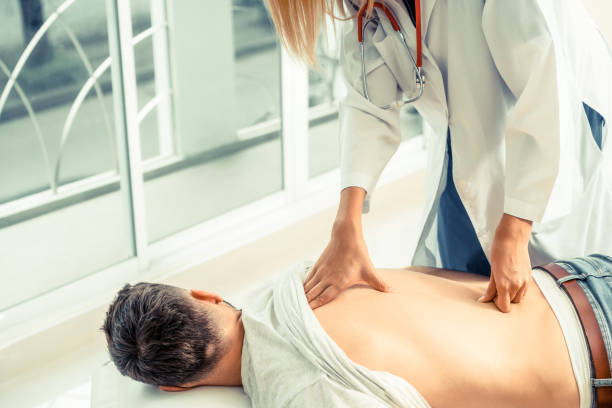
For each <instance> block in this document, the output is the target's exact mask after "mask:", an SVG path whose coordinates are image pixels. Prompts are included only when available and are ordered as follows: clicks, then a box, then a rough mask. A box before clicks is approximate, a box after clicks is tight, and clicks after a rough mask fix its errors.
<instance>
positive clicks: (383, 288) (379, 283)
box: [365, 272, 391, 292]
mask: <svg viewBox="0 0 612 408" xmlns="http://www.w3.org/2000/svg"><path fill="white" fill-rule="evenodd" d="M365 281H366V282H367V283H368V285H370V286H371V287H373V288H374V289H376V290H377V291H379V292H388V291H389V290H391V287H390V286H389V285H388V284H387V283H386V282H385V281H383V280H382V279H380V277H379V276H378V274H376V273H375V272H374V273H370V274H369V275H368V278H367V279H366V280H365Z"/></svg>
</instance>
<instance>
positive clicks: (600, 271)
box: [555, 254, 612, 388]
mask: <svg viewBox="0 0 612 408" xmlns="http://www.w3.org/2000/svg"><path fill="white" fill-rule="evenodd" d="M555 263H556V264H557V265H559V266H561V267H562V268H563V269H565V270H566V271H567V273H568V274H569V275H568V276H566V277H564V278H561V279H558V280H557V284H558V285H562V284H563V283H564V282H567V281H569V280H576V282H577V283H578V285H579V286H580V288H581V289H582V290H583V291H584V293H585V295H586V297H587V299H588V301H589V303H590V305H591V307H592V308H593V312H594V314H595V317H596V319H597V323H598V325H599V329H600V330H601V335H602V337H603V341H604V345H605V347H606V354H607V356H608V362H609V363H610V366H612V257H610V256H607V255H601V254H592V255H589V256H585V257H579V258H573V259H571V260H568V261H558V262H555ZM592 384H593V386H594V387H595V388H598V387H610V386H612V378H608V379H593V380H592Z"/></svg>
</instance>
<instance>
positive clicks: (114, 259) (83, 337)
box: [0, 0, 612, 408]
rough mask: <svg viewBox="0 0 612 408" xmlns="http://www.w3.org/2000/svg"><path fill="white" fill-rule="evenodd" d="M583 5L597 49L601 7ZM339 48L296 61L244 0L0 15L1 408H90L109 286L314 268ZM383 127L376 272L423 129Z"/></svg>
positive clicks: (120, 3) (418, 191) (415, 186)
mask: <svg viewBox="0 0 612 408" xmlns="http://www.w3.org/2000/svg"><path fill="white" fill-rule="evenodd" d="M585 5H587V7H588V8H589V10H590V11H591V13H592V15H593V17H594V19H595V20H596V21H597V22H598V24H599V26H600V28H601V31H602V33H603V34H604V36H606V37H607V38H608V41H611V40H612V24H610V21H612V4H611V3H610V2H608V1H606V0H585ZM338 51H339V50H338V38H337V34H336V32H335V30H334V29H333V27H332V26H331V25H330V26H329V27H328V30H327V32H326V33H325V34H322V37H321V41H320V42H319V48H318V50H317V57H318V60H319V62H320V67H318V68H316V69H310V70H309V69H306V68H305V67H303V66H301V65H299V64H297V63H296V62H295V61H293V60H292V59H291V58H290V57H288V56H287V54H286V53H285V52H284V51H283V50H281V48H280V46H279V43H278V40H277V38H276V34H275V32H274V28H273V26H272V24H271V21H270V19H269V17H268V15H267V12H266V10H265V7H264V5H263V3H262V1H261V0H231V1H230V0H225V1H218V2H210V1H202V0H2V1H0V279H1V280H0V282H2V284H1V285H0V406H7V407H8V406H10V407H17V406H39V407H46V408H52V407H73V406H74V407H77V406H78V407H82V406H89V405H88V401H89V393H90V388H89V387H90V384H89V382H88V381H89V375H90V374H91V371H92V368H93V367H95V366H96V365H99V364H100V362H103V361H104V360H105V358H106V355H105V351H104V349H103V346H102V341H101V338H100V337H99V333H97V332H96V330H97V328H98V327H99V324H100V322H101V316H102V315H101V313H102V311H103V305H105V304H106V302H107V301H108V300H109V298H110V296H111V295H112V294H113V292H114V291H115V290H116V288H117V287H118V286H119V285H120V284H121V283H123V282H125V281H134V280H153V279H154V280H162V279H165V280H170V281H172V279H174V281H173V282H174V283H176V284H183V285H188V284H191V283H193V282H196V281H197V282H202V283H203V284H204V285H205V286H206V288H213V289H215V290H218V291H219V292H220V293H225V292H224V291H226V292H227V291H228V290H231V288H232V287H233V286H235V285H236V284H237V283H236V282H238V284H240V285H243V284H244V285H247V284H250V283H251V282H254V281H257V280H258V279H261V278H262V277H263V276H267V275H268V274H270V271H278V270H282V269H283V268H285V267H286V266H287V265H288V264H290V263H292V262H293V261H297V260H299V259H301V258H304V257H308V258H311V259H315V258H316V256H317V255H318V254H319V253H320V251H321V250H322V248H323V246H324V245H325V244H326V239H327V237H328V233H329V228H330V227H331V220H333V215H334V206H335V205H336V204H337V198H338V191H337V187H338V185H339V174H338V164H339V144H338V100H339V98H341V97H342V95H343V94H344V87H343V84H342V80H341V78H340V72H339V67H338ZM611 74H612V73H611ZM401 121H402V122H401V123H402V138H403V143H402V146H400V149H399V150H398V153H397V154H396V157H394V162H395V163H396V164H397V165H396V166H394V165H393V164H392V165H390V166H389V169H388V170H385V171H386V174H385V175H384V177H383V178H382V179H381V183H380V184H381V186H385V185H386V186H387V187H381V189H380V192H378V190H377V193H376V198H375V200H378V201H377V202H376V205H375V206H374V208H373V211H372V213H371V214H370V215H369V216H368V218H369V219H368V220H366V225H365V229H366V232H367V234H366V235H367V237H368V238H367V239H368V247H369V248H370V252H371V255H372V258H373V260H374V261H375V264H376V265H377V266H388V267H391V266H393V267H401V266H405V265H406V263H407V258H406V256H407V254H408V253H409V252H410V251H409V248H410V245H411V242H412V240H413V239H414V237H412V235H413V234H410V232H411V231H412V230H413V229H414V228H416V223H417V220H418V216H419V215H420V210H421V208H420V206H421V201H420V198H419V197H422V196H423V194H422V190H423V189H424V186H423V183H422V180H423V177H424V171H423V163H424V158H425V149H426V141H425V140H424V137H423V124H422V121H421V119H420V118H419V116H418V115H417V114H416V112H415V111H414V110H412V108H410V107H406V108H405V109H404V110H403V112H402V117H401ZM387 173H388V174H387ZM407 203H408V204H407ZM374 225H375V226H374ZM266 237H268V238H266ZM298 247H300V248H298ZM204 264H205V265H206V267H203V266H202V265H204ZM244 265H253V267H252V268H247V269H245V266H244ZM232 285H233V286H232ZM88 347H90V348H88ZM41 365H45V367H46V369H45V370H42V369H40V366H41ZM43 383H44V384H46V385H45V386H44V387H42V386H41V384H43ZM32 386H35V387H39V388H37V389H39V390H43V389H44V390H45V391H44V392H43V391H40V393H39V394H38V395H35V394H36V393H33V394H31V393H29V392H28V391H27V389H28V388H27V387H32ZM75 387H76V388H75ZM3 400H4V402H3Z"/></svg>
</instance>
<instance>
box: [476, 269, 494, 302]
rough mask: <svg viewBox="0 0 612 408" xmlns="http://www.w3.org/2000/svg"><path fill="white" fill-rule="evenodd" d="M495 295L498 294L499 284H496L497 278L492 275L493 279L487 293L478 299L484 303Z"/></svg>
mask: <svg viewBox="0 0 612 408" xmlns="http://www.w3.org/2000/svg"><path fill="white" fill-rule="evenodd" d="M495 295H497V286H495V278H494V277H493V275H491V279H490V280H489V286H487V290H486V291H485V294H484V295H482V296H481V297H480V298H479V299H478V301H479V302H482V303H486V302H490V301H492V300H493V299H494V298H495Z"/></svg>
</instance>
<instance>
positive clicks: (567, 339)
mask: <svg viewBox="0 0 612 408" xmlns="http://www.w3.org/2000/svg"><path fill="white" fill-rule="evenodd" d="M598 262H600V264H601V265H604V266H605V268H608V269H607V270H608V271H610V272H612V258H603V257H602V258H601V259H599V260H598ZM606 262H607V263H606ZM311 268H312V263H310V262H302V263H298V264H296V265H294V267H293V268H291V270H290V271H288V272H287V273H286V274H285V275H283V276H282V278H281V279H279V280H278V281H276V283H275V284H274V285H272V286H270V287H267V288H266V289H263V290H260V291H258V292H256V293H253V294H252V296H250V297H249V301H248V304H247V305H245V308H244V309H243V310H238V309H235V308H234V307H233V306H231V305H230V304H228V303H226V302H224V301H223V299H222V298H221V297H220V296H218V295H216V294H213V293H208V292H205V291H201V290H191V291H190V290H185V289H180V288H177V287H172V286H168V285H162V284H151V283H139V284H137V285H134V286H130V285H126V286H125V287H124V288H123V289H121V291H120V292H119V294H118V295H117V297H116V299H115V300H114V302H113V303H112V304H111V306H110V307H109V310H108V312H107V315H106V320H105V323H104V326H103V329H104V331H105V333H106V336H107V340H108V349H109V352H110V355H111V358H112V360H113V361H114V363H115V365H116V366H117V368H118V369H119V371H120V372H121V373H122V374H123V375H128V376H130V377H131V378H133V379H135V380H138V381H142V382H145V383H148V384H153V385H156V386H159V387H160V388H161V389H163V390H166V391H181V390H186V389H189V388H192V387H196V386H200V385H236V386H239V385H242V386H243V387H244V390H245V392H246V394H247V395H248V396H249V397H250V399H251V403H252V406H253V407H265V408H271V407H343V406H346V407H355V406H364V407H416V408H420V407H430V406H433V407H441V408H444V407H454V408H456V407H487V408H488V407H493V406H494V407H502V408H503V407H534V408H535V407H538V408H541V407H556V408H562V407H568V408H569V407H572V408H577V407H585V408H586V407H591V406H592V405H591V404H592V401H594V399H595V393H596V390H595V389H594V388H591V387H592V386H591V377H592V373H591V365H590V361H589V356H590V354H589V351H588V347H587V343H586V340H585V335H584V332H583V331H582V326H581V325H580V320H579V319H578V316H577V314H576V311H575V309H574V308H573V305H572V303H571V300H570V299H569V297H567V295H566V294H565V293H564V292H562V291H561V289H560V288H559V287H558V286H557V285H556V283H555V280H554V279H553V278H552V277H551V276H550V275H548V273H547V272H545V271H543V270H540V269H534V271H533V278H534V280H533V281H532V282H531V283H530V285H529V290H528V292H527V294H526V296H525V298H524V300H523V301H522V302H521V303H520V304H515V305H514V306H513V308H514V309H513V311H512V313H509V314H504V313H500V312H499V311H497V308H496V307H495V305H493V304H491V303H485V304H483V303H479V302H477V298H478V297H479V296H480V294H481V293H482V292H483V290H484V289H486V287H487V284H488V278H486V277H483V276H479V275H473V274H467V273H463V272H453V271H445V270H436V269H427V270H426V269H423V268H405V269H380V270H379V273H380V274H381V276H382V278H383V279H385V281H386V282H388V283H389V284H390V285H391V290H390V291H389V292H386V293H383V292H378V291H376V290H373V289H371V288H370V287H367V286H364V285H356V286H353V287H352V288H350V289H348V290H346V291H344V292H343V293H342V294H341V295H340V296H338V298H337V299H335V300H334V301H332V302H330V303H328V304H326V305H324V306H322V307H319V308H317V309H315V310H314V311H313V310H311V308H310V307H309V305H308V302H307V300H306V297H305V294H304V289H303V280H304V279H305V278H306V276H307V275H308V272H309V271H310V269H311ZM608 287H610V285H608ZM608 296H609V294H608ZM608 299H612V298H608Z"/></svg>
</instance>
